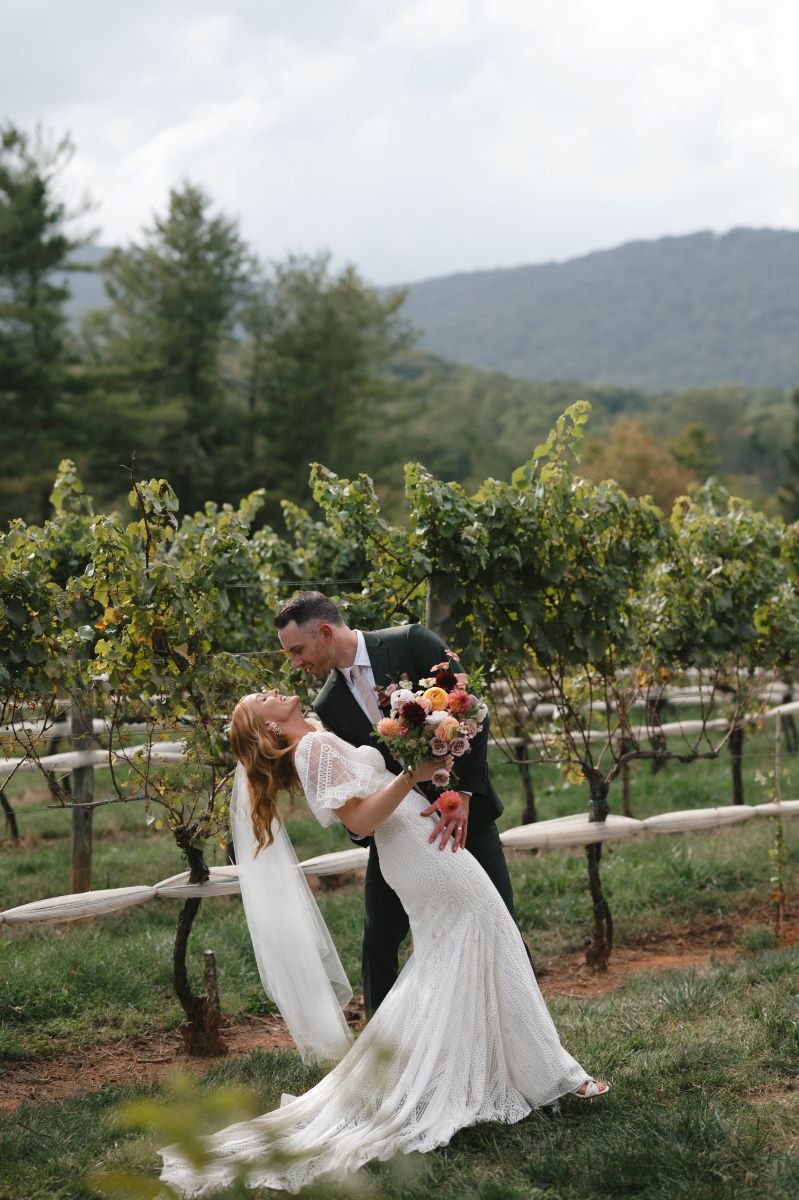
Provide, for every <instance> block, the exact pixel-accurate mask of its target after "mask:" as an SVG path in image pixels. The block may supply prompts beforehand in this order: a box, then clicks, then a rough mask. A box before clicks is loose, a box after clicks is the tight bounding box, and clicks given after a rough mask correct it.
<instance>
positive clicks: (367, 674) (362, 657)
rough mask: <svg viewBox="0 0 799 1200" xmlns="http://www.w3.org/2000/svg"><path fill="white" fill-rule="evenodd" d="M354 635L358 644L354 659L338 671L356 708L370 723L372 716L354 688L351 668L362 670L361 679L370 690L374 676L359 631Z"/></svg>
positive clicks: (373, 684) (362, 637) (364, 643)
mask: <svg viewBox="0 0 799 1200" xmlns="http://www.w3.org/2000/svg"><path fill="white" fill-rule="evenodd" d="M355 635H356V637H357V638H358V644H357V646H356V647H355V658H354V659H353V661H352V665H351V666H349V667H339V671H341V674H342V675H343V676H344V678H345V680H346V682H347V687H348V688H349V689H350V691H351V692H352V694H353V696H354V697H355V701H356V703H357V705H358V707H359V708H360V709H361V710H362V711H363V712H364V713H366V716H367V717H368V718H369V721H370V722H371V720H372V714H371V713H370V712H369V711H368V709H367V708H366V705H365V704H364V702H363V698H362V696H361V694H360V692H359V691H358V689H357V688H356V687H355V683H354V681H353V678H352V667H362V668H363V669H364V670H363V678H365V679H366V682H367V683H368V684H369V687H370V688H373V687H374V686H375V675H374V671H373V670H372V664H371V663H370V661H369V651H368V650H367V649H366V642H365V641H364V636H363V634H362V633H361V631H360V629H356V630H355Z"/></svg>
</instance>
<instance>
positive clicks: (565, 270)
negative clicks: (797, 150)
mask: <svg viewBox="0 0 799 1200" xmlns="http://www.w3.org/2000/svg"><path fill="white" fill-rule="evenodd" d="M404 311H405V315H406V316H407V317H408V319H409V320H410V321H411V322H412V323H413V324H414V325H415V326H416V327H417V328H418V329H419V330H420V331H421V335H422V336H421V341H420V346H421V347H422V348H424V349H426V350H429V351H431V352H432V353H434V354H438V355H442V356H444V357H446V358H450V359H454V360H455V361H457V362H462V363H470V364H473V365H475V366H481V367H488V368H493V369H495V370H501V371H505V372H507V373H508V374H511V375H516V376H521V377H523V378H527V379H579V380H582V381H583V382H585V383H614V384H619V385H622V386H626V387H631V388H637V389H642V390H645V391H661V390H677V389H683V388H690V387H701V386H705V385H717V384H726V383H736V384H744V385H748V386H751V387H791V386H793V385H794V384H795V383H796V382H797V381H799V232H792V231H787V230H771V229H734V230H732V231H731V232H729V233H726V234H724V235H721V236H719V235H716V234H713V233H696V234H692V235H691V236H688V237H666V238H660V239H659V240H657V241H650V242H630V243H628V244H627V245H623V246H619V247H618V248H616V249H613V250H603V251H600V252H597V253H594V254H588V255H586V256H585V257H583V258H575V259H571V260H569V261H567V262H562V263H547V264H544V265H540V266H525V267H516V268H513V269H510V270H495V271H475V272H470V273H468V274H457V275H448V276H446V277H443V278H439V279H429V280H426V281H424V282H420V283H411V284H410V285H408V298H407V301H406V303H405V309H404Z"/></svg>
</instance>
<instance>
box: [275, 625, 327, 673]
mask: <svg viewBox="0 0 799 1200" xmlns="http://www.w3.org/2000/svg"><path fill="white" fill-rule="evenodd" d="M277 636H278V637H279V638H280V644H281V646H282V647H283V650H284V651H285V653H286V655H287V656H288V658H289V659H290V660H291V665H292V667H294V669H295V670H302V671H308V672H309V674H311V675H314V676H316V678H317V679H324V677H325V675H327V673H328V671H330V670H332V668H333V667H334V666H335V665H336V663H335V658H336V653H335V640H334V637H333V631H332V629H331V627H330V626H329V625H328V624H327V623H326V622H325V621H308V622H307V623H306V624H305V625H298V624H297V622H296V621H289V623H288V625H284V626H283V628H282V629H279V630H278V631H277Z"/></svg>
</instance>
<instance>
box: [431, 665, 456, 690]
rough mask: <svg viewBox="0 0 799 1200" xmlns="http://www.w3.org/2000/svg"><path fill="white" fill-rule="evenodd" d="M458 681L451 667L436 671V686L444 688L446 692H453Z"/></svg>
mask: <svg viewBox="0 0 799 1200" xmlns="http://www.w3.org/2000/svg"><path fill="white" fill-rule="evenodd" d="M457 682H458V681H457V680H456V678H455V672H454V671H450V669H449V667H447V669H446V670H444V671H438V672H437V673H436V687H440V688H443V689H444V691H445V692H451V691H452V689H453V688H454V687H457Z"/></svg>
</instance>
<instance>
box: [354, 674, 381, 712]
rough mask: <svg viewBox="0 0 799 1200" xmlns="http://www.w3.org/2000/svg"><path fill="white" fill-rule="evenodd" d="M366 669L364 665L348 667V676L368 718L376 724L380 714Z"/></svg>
mask: <svg viewBox="0 0 799 1200" xmlns="http://www.w3.org/2000/svg"><path fill="white" fill-rule="evenodd" d="M366 671H367V668H366V667H358V666H355V667H350V678H351V679H352V686H353V688H354V689H355V691H356V692H357V693H358V695H359V696H360V698H361V700H362V702H363V707H364V708H365V710H366V712H367V713H368V715H369V720H370V721H371V722H372V724H373V725H376V724H377V722H378V721H379V720H380V718H381V716H382V714H381V712H380V709H379V708H378V705H377V696H375V694H374V691H373V690H372V688H371V687H370V686H369V681H368V680H367V678H366Z"/></svg>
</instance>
